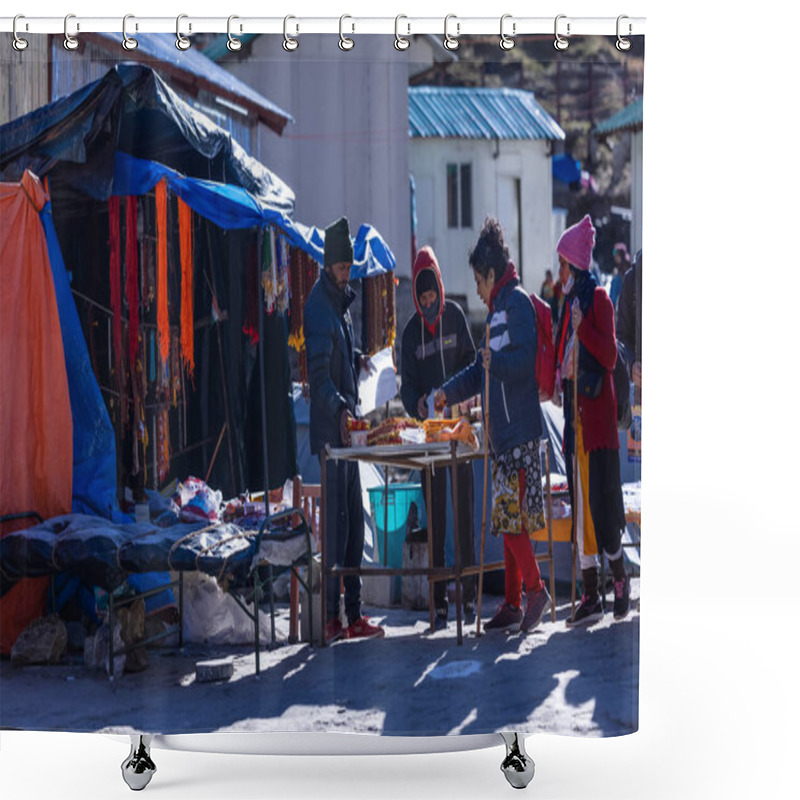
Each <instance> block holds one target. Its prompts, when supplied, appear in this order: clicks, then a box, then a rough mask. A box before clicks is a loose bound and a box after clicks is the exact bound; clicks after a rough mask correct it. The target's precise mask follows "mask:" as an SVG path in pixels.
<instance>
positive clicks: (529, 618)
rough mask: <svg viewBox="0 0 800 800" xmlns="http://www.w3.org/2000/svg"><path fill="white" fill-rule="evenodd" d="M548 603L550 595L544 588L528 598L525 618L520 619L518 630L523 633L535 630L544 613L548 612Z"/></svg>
mask: <svg viewBox="0 0 800 800" xmlns="http://www.w3.org/2000/svg"><path fill="white" fill-rule="evenodd" d="M550 602H551V601H550V593H549V592H548V591H547V589H545V587H544V586H542V588H541V589H539V591H538V592H537V593H536V594H534V595H531V596H530V597H528V605H527V607H526V609H525V616H524V617H523V618H522V622H521V623H520V626H519V629H520V630H521V631H522V632H523V633H527V632H528V631H530V630H533V629H534V628H536V627H537V626H538V625H539V623H540V622H541V621H542V617H543V616H544V615H545V613H546V612H547V611H549V610H550Z"/></svg>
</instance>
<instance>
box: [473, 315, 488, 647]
mask: <svg viewBox="0 0 800 800" xmlns="http://www.w3.org/2000/svg"><path fill="white" fill-rule="evenodd" d="M484 342H485V345H486V347H489V323H488V322H487V323H486V335H485V339H484ZM483 371H484V373H485V382H484V386H485V389H484V394H485V397H484V408H483V413H482V414H481V416H482V418H483V505H482V507H481V508H482V512H481V555H480V566H479V569H478V608H477V609H476V610H477V613H476V615H475V635H476V636H480V635H481V603H482V602H483V549H484V545H485V544H486V489H487V484H488V480H489V370H488V369H485V368H484V370H483Z"/></svg>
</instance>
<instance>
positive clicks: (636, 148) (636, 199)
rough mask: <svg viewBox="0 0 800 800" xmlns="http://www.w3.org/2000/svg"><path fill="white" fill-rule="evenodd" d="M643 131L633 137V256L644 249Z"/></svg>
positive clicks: (637, 132)
mask: <svg viewBox="0 0 800 800" xmlns="http://www.w3.org/2000/svg"><path fill="white" fill-rule="evenodd" d="M642 152H643V151H642V131H636V132H634V133H633V135H632V137H631V211H632V212H633V220H632V222H631V255H632V256H633V255H635V254H636V253H637V252H638V251H639V250H640V249H641V247H642V187H643V184H644V181H643V177H644V176H643V173H642Z"/></svg>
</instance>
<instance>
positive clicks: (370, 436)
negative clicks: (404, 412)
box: [367, 417, 421, 447]
mask: <svg viewBox="0 0 800 800" xmlns="http://www.w3.org/2000/svg"><path fill="white" fill-rule="evenodd" d="M419 427H421V426H420V423H419V422H417V421H416V420H415V419H411V418H410V417H389V418H388V419H385V420H384V421H383V422H381V424H380V425H378V426H377V427H375V428H372V430H370V431H369V432H368V433H367V444H368V445H369V446H371V447H374V446H377V445H384V444H401V439H400V431H403V430H407V429H408V428H419Z"/></svg>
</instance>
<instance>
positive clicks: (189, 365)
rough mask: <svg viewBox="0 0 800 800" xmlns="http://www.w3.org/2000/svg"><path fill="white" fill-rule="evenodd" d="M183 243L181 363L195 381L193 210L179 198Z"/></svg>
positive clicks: (180, 232) (179, 227) (180, 230)
mask: <svg viewBox="0 0 800 800" xmlns="http://www.w3.org/2000/svg"><path fill="white" fill-rule="evenodd" d="M178 231H179V234H180V241H181V361H182V362H183V366H184V367H185V368H186V372H187V374H188V376H189V380H191V381H193V380H194V261H193V259H192V209H191V208H189V206H187V205H186V203H184V202H183V200H181V198H180V197H179V198H178Z"/></svg>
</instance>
